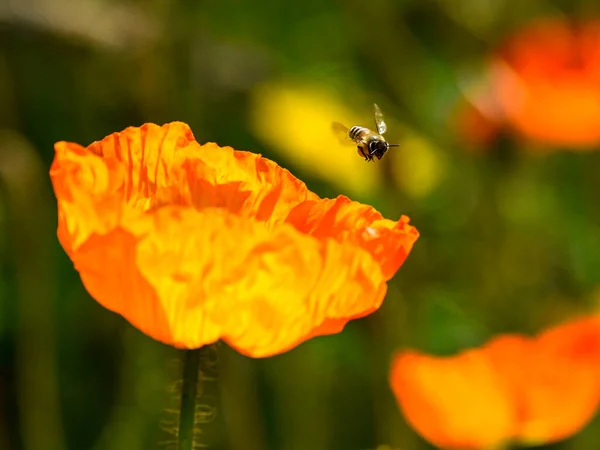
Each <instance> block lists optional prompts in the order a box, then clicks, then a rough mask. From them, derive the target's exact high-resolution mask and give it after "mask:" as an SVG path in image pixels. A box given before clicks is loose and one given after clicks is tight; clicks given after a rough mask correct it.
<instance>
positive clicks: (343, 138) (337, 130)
mask: <svg viewBox="0 0 600 450" xmlns="http://www.w3.org/2000/svg"><path fill="white" fill-rule="evenodd" d="M331 130H332V131H333V134H335V137H337V139H338V141H340V144H342V145H355V144H354V142H352V139H350V136H348V127H347V126H344V125H342V124H341V123H339V122H333V123H332V124H331Z"/></svg>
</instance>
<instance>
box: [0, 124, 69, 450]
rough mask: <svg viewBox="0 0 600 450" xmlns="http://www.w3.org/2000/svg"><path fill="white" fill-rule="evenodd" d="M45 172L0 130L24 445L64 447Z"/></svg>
mask: <svg viewBox="0 0 600 450" xmlns="http://www.w3.org/2000/svg"><path fill="white" fill-rule="evenodd" d="M44 180H48V174H47V170H46V168H45V167H44V166H43V164H42V163H41V161H40V158H39V156H38V154H37V152H36V151H35V149H33V148H32V147H31V145H30V144H29V142H27V141H26V140H25V139H24V138H22V137H21V136H20V135H18V134H14V133H11V132H2V133H0V182H2V184H3V186H4V188H5V192H6V194H7V200H8V207H9V212H10V228H11V230H10V232H11V242H10V244H11V246H12V250H13V254H14V264H15V269H16V283H17V292H18V298H17V299H16V302H17V337H16V355H17V356H16V357H17V362H16V371H17V399H18V403H19V422H20V431H21V439H22V441H23V449H44V450H60V449H63V448H65V444H64V437H63V429H62V423H61V419H60V418H61V412H60V401H59V392H58V380H57V368H56V343H55V340H56V330H55V321H54V320H53V317H54V310H53V308H54V300H55V295H56V285H55V277H56V275H55V265H54V264H53V247H54V245H55V243H56V234H55V230H56V225H55V224H56V213H55V212H54V211H53V208H52V207H51V206H50V205H52V204H53V201H52V197H51V195H50V189H49V186H48V185H47V182H44Z"/></svg>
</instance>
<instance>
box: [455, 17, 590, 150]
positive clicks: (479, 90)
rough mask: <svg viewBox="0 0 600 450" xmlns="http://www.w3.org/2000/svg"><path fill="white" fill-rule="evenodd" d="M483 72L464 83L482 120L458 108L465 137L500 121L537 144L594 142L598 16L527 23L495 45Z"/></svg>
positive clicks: (586, 145) (579, 145) (583, 144)
mask: <svg viewBox="0 0 600 450" xmlns="http://www.w3.org/2000/svg"><path fill="white" fill-rule="evenodd" d="M487 75H488V78H487V79H486V80H485V81H484V83H483V86H475V85H473V86H472V87H467V91H472V92H470V94H469V95H468V96H469V97H470V100H471V102H472V105H473V106H474V107H476V108H477V109H478V110H479V114H483V115H484V116H485V117H486V119H487V124H486V125H485V126H482V125H481V123H482V122H481V118H480V117H477V116H476V114H474V113H473V111H471V112H469V110H467V109H461V115H460V116H459V118H458V120H459V122H458V123H459V126H460V127H461V130H459V131H461V132H462V133H467V135H466V137H471V134H473V136H472V138H473V139H475V140H479V141H480V140H481V138H480V136H479V135H480V134H481V130H480V129H481V128H483V129H485V130H486V137H487V135H489V133H490V131H489V130H492V129H493V128H494V127H497V126H499V125H501V124H502V123H505V124H506V125H508V126H509V127H511V128H512V129H514V130H516V131H517V132H518V133H520V134H521V135H523V136H525V137H527V138H529V139H531V140H534V141H537V142H540V143H543V144H549V145H564V146H569V147H572V148H580V149H588V148H593V147H595V146H597V145H599V144H600V21H592V20H590V21H587V22H582V23H574V22H573V23H571V22H568V21H565V20H563V19H558V18H556V19H555V18H550V19H542V20H537V21H536V22H533V23H530V24H528V25H527V26H526V27H524V28H523V29H522V30H520V31H519V32H517V33H515V34H513V35H512V36H510V37H509V38H508V39H507V40H506V41H505V42H504V44H503V45H501V46H500V48H498V50H497V51H496V52H495V54H494V55H493V56H492V58H491V63H490V65H489V73H488V74H487ZM468 116H473V118H472V119H471V118H469V117H468ZM475 122H476V123H477V124H478V125H474V123H475ZM469 130H471V131H470V132H469Z"/></svg>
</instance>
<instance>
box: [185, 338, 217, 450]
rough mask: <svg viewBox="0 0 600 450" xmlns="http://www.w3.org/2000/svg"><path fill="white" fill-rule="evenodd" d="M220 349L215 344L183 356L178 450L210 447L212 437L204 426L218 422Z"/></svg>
mask: <svg viewBox="0 0 600 450" xmlns="http://www.w3.org/2000/svg"><path fill="white" fill-rule="evenodd" d="M216 350H217V349H216V344H212V345H205V346H204V347H201V348H199V349H196V350H186V351H184V352H183V354H182V359H183V380H182V386H181V404H180V408H179V429H178V447H177V448H178V450H193V449H198V448H209V447H210V444H211V442H209V441H210V440H211V439H210V435H208V434H207V431H208V430H207V429H205V428H204V427H203V425H205V424H208V423H211V422H214V419H215V417H216V412H217V406H218V405H217V402H218V399H219V396H218V386H217V358H216V354H217V353H216ZM213 440H214V439H213Z"/></svg>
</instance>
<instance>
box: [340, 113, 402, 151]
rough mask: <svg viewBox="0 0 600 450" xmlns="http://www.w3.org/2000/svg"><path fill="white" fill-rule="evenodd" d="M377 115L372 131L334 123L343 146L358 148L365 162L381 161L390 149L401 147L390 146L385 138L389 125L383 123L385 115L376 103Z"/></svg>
mask: <svg viewBox="0 0 600 450" xmlns="http://www.w3.org/2000/svg"><path fill="white" fill-rule="evenodd" d="M373 111H374V115H375V129H376V130H377V131H376V132H375V131H372V130H369V129H368V128H365V127H360V126H358V125H354V126H353V127H351V128H350V129H348V127H346V126H344V125H342V124H341V123H339V122H333V124H332V125H331V128H332V129H333V132H334V133H335V134H336V135H337V136H338V138H339V139H340V141H341V143H342V144H353V145H356V146H357V148H358V154H359V155H360V156H362V157H363V158H365V161H373V157H374V156H375V157H377V159H381V158H382V157H383V155H384V154H385V152H387V151H388V149H389V148H390V147H399V146H400V144H388V142H387V141H386V140H385V138H384V137H383V134H384V133H385V132H386V131H387V125H386V124H385V122H384V121H383V114H382V112H381V109H380V108H379V106H377V104H376V103H374V104H373Z"/></svg>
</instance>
